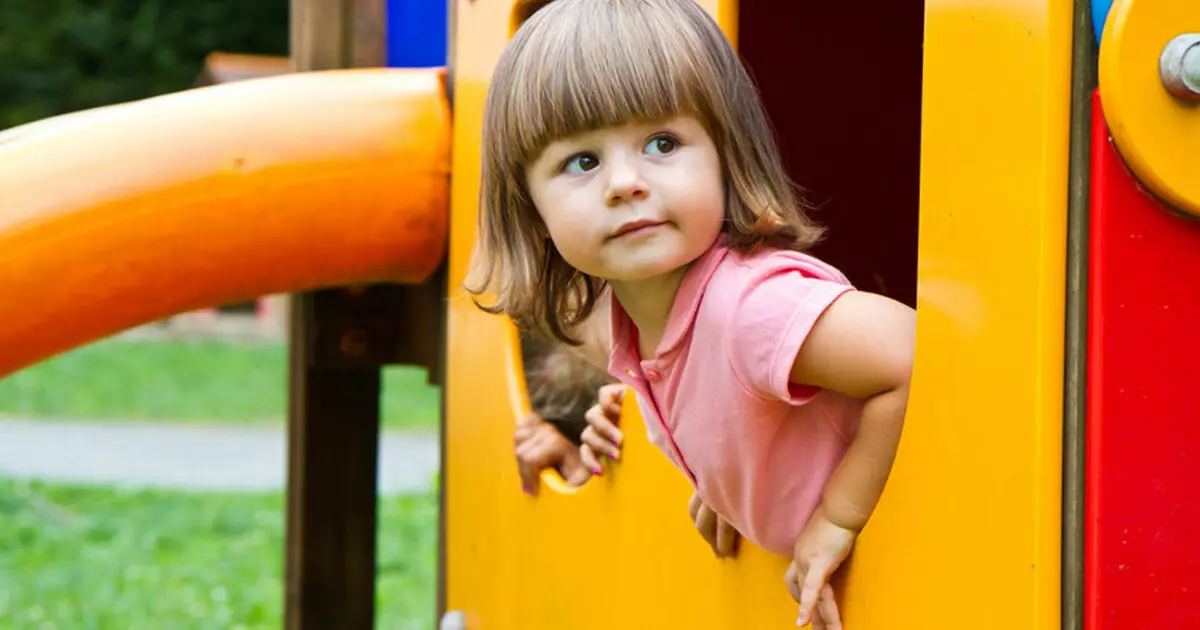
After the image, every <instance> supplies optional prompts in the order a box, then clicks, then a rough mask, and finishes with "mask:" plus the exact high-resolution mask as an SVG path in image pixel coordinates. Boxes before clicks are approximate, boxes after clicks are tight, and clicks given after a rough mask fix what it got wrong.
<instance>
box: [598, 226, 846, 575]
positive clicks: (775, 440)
mask: <svg viewBox="0 0 1200 630" xmlns="http://www.w3.org/2000/svg"><path fill="white" fill-rule="evenodd" d="M850 290H853V287H852V286H851V285H850V283H849V281H848V280H847V279H846V278H845V276H843V275H842V274H841V272H839V271H838V270H836V269H834V268H833V267H831V266H829V265H827V264H825V263H823V262H821V261H819V260H817V259H816V258H813V257H812V256H807V255H805V254H801V253H798V252H791V251H781V250H775V249H763V250H761V251H759V252H756V253H755V254H753V255H749V256H746V255H742V254H739V253H737V252H736V251H733V250H730V249H729V248H728V247H726V246H725V245H724V239H723V238H722V239H719V240H718V242H717V243H716V244H715V245H714V246H713V247H712V248H711V249H710V250H709V251H708V252H707V253H705V254H704V255H703V256H701V257H700V258H699V259H698V260H696V261H695V263H693V265H692V267H691V268H690V269H689V270H688V271H687V273H686V275H685V276H684V278H683V282H682V283H681V284H680V287H679V292H678V294H677V295H676V297H675V303H674V305H673V306H672V308H671V314H670V320H669V321H668V323H667V327H666V331H665V333H664V334H663V337H662V340H661V341H660V343H659V345H658V352H657V355H656V356H655V357H653V358H652V359H649V360H646V361H642V360H640V359H641V357H640V356H639V354H638V349H637V328H636V327H635V326H634V325H633V322H632V321H631V320H630V319H629V316H628V315H627V314H626V313H625V310H624V309H622V308H621V306H620V305H619V304H618V303H617V302H616V301H615V300H614V301H613V305H612V319H611V323H612V340H613V347H612V355H611V358H610V361H609V371H610V372H611V373H612V374H613V376H615V377H617V378H619V379H620V380H621V381H622V382H623V383H625V384H626V385H629V386H630V387H632V388H633V389H634V390H635V391H636V392H637V399H638V405H639V408H640V409H641V412H642V416H643V417H644V418H645V420H646V428H647V432H648V433H649V435H650V441H651V442H653V443H654V444H655V445H656V446H658V448H660V449H661V450H662V451H663V452H664V453H666V455H667V457H668V458H670V460H671V462H672V463H674V464H675V465H676V466H677V467H678V468H679V469H680V470H682V471H683V473H684V474H685V475H687V478H688V480H689V481H690V482H691V483H692V486H693V487H694V488H695V489H696V491H697V492H698V493H699V495H700V498H701V499H702V500H703V501H704V502H705V503H706V504H707V505H708V506H709V507H711V508H712V509H713V510H714V511H716V512H717V514H720V515H721V516H722V517H723V518H725V520H727V521H729V522H730V523H731V524H732V525H733V526H734V527H735V528H736V529H737V530H738V532H739V533H741V534H742V536H744V537H746V538H747V539H748V540H750V541H751V542H753V543H755V544H757V545H758V546H760V547H763V548H764V549H767V550H769V551H772V552H775V553H778V554H781V555H785V556H789V557H790V556H791V555H792V553H793V545H794V543H795V541H796V538H797V537H798V536H799V535H800V532H801V530H802V529H803V528H804V525H805V523H806V522H807V521H808V518H809V516H810V515H811V514H812V512H813V510H814V509H816V507H817V505H818V504H819V503H820V500H821V491H822V489H823V488H824V486H825V482H826V481H827V479H828V478H829V475H830V474H831V473H832V472H833V469H834V467H835V466H836V465H837V463H838V461H839V460H840V459H841V457H842V455H843V453H845V450H846V447H847V445H848V444H849V441H850V440H851V439H853V437H854V433H855V432H856V430H857V428H858V420H859V416H860V414H861V411H862V402H861V401H860V400H858V399H855V398H852V397H849V396H846V395H843V394H840V393H837V392H833V391H828V390H820V389H818V388H815V387H809V386H801V385H793V384H790V383H789V382H788V381H789V375H790V373H791V368H792V364H793V363H794V362H795V359H796V353H797V352H798V351H799V349H800V346H801V344H803V343H804V339H805V337H806V336H807V335H808V332H809V330H811V329H812V326H813V324H814V323H815V322H816V320H817V318H818V317H819V316H820V315H821V313H822V312H824V310H825V309H826V307H828V306H829V305H830V304H832V303H833V301H834V300H835V299H836V298H837V297H838V296H840V295H842V294H843V293H845V292H846V291H850ZM680 509H682V508H680Z"/></svg>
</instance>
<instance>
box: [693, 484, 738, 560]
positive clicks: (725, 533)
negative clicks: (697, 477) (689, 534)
mask: <svg viewBox="0 0 1200 630" xmlns="http://www.w3.org/2000/svg"><path fill="white" fill-rule="evenodd" d="M688 514H689V515H691V517H692V522H693V523H695V524H696V531H698V532H700V535H701V536H702V537H703V538H704V540H705V541H707V542H708V544H709V546H711V547H712V549H713V553H715V554H716V555H717V557H718V558H732V557H733V556H735V555H737V542H738V532H737V530H736V529H734V528H733V525H730V524H729V522H728V521H726V520H725V519H723V518H721V517H720V516H719V515H718V514H717V513H716V512H714V511H712V508H710V507H708V506H707V505H705V504H704V502H703V501H701V500H700V495H698V494H695V493H693V494H692V500H691V501H689V502H688Z"/></svg>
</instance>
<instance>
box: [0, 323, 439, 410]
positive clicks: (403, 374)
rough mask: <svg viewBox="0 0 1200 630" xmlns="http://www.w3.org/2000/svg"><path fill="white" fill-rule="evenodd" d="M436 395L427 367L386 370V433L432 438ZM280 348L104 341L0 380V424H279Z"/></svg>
mask: <svg viewBox="0 0 1200 630" xmlns="http://www.w3.org/2000/svg"><path fill="white" fill-rule="evenodd" d="M439 405H440V394H439V392H438V389H437V388H436V387H434V386H432V385H429V383H428V382H427V381H426V372H425V370H424V369H423V368H417V367H411V366H395V367H388V368H386V369H385V370H384V377H383V407H382V409H383V412H382V415H383V426H384V427H386V428H393V429H413V430H430V431H431V430H434V429H435V428H436V427H437V423H438V418H439ZM286 409H287V348H286V346H284V345H283V344H282V343H278V342H275V343H270V342H258V343H248V342H231V341H219V340H171V341H157V340H154V341H150V340H131V339H123V338H119V337H114V338H109V339H105V340H103V341H99V342H96V343H93V344H91V345H87V346H84V347H82V348H79V349H76V350H74V351H72V352H69V353H66V354H63V355H60V356H58V357H55V358H53V359H50V360H48V361H45V362H43V363H41V364H38V365H35V366H33V367H31V368H28V369H26V370H23V371H21V372H18V373H16V374H14V375H12V376H9V377H7V378H3V379H0V416H4V415H8V416H33V417H39V416H45V417H59V418H62V417H72V418H90V419H127V420H144V419H168V420H190V421H207V422H281V421H282V420H283V418H284V416H285V414H286Z"/></svg>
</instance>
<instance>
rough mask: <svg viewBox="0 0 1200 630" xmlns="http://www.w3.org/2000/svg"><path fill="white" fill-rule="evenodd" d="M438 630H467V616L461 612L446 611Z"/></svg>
mask: <svg viewBox="0 0 1200 630" xmlns="http://www.w3.org/2000/svg"><path fill="white" fill-rule="evenodd" d="M438 630H467V616H466V615H465V614H464V613H463V611H461V610H450V611H446V614H444V615H442V621H441V623H440V624H438Z"/></svg>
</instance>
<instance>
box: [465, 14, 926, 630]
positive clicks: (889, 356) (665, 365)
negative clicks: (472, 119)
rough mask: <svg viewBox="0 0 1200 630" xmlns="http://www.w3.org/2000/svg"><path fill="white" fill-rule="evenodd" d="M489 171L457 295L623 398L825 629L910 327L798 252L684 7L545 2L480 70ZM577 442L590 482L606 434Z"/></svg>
mask: <svg viewBox="0 0 1200 630" xmlns="http://www.w3.org/2000/svg"><path fill="white" fill-rule="evenodd" d="M819 97H820V96H819V95H817V94H814V95H813V98H819ZM483 154H484V157H483V187H484V189H483V199H482V201H483V208H482V213H481V216H480V239H479V243H478V246H479V250H478V252H477V260H476V265H475V268H474V274H473V277H471V278H469V279H468V283H467V288H468V290H469V291H470V292H472V293H473V294H475V295H480V294H482V293H484V292H489V293H490V294H491V295H492V297H493V299H494V301H493V302H492V303H491V304H490V305H487V306H483V305H481V307H483V308H485V309H486V310H488V311H489V312H497V313H501V312H502V313H505V314H507V315H509V316H510V317H511V318H512V319H513V320H514V322H515V323H516V324H517V325H518V326H520V327H524V328H533V329H538V330H541V331H544V332H546V333H549V334H550V335H552V336H554V337H557V338H558V339H561V340H563V341H564V342H568V343H572V344H576V345H578V346H579V347H580V350H581V351H582V352H583V353H584V354H585V355H587V356H589V357H590V359H591V360H592V361H593V362H594V363H596V364H597V365H601V366H604V367H606V368H607V369H608V371H609V372H610V373H611V374H612V375H613V376H615V377H616V378H618V379H620V380H621V382H622V383H624V384H625V385H627V386H628V387H630V388H632V390H633V391H634V392H636V395H637V403H638V405H639V407H640V409H641V411H642V414H643V416H644V417H645V419H646V423H647V429H648V432H649V435H650V439H651V441H652V442H653V443H654V444H656V445H657V446H658V447H659V448H660V449H661V450H662V451H663V452H664V453H665V454H666V456H667V457H668V458H669V459H670V460H671V461H672V462H673V463H674V464H675V465H676V466H677V467H678V468H679V469H680V470H681V471H682V473H683V474H684V475H686V477H687V479H688V480H689V481H690V482H691V483H692V485H693V487H694V489H695V491H696V495H697V497H698V499H699V501H700V502H701V503H702V504H703V507H704V508H705V510H706V511H707V512H711V513H712V514H715V515H719V517H720V518H721V519H723V520H724V521H727V522H728V523H729V524H731V525H732V526H733V527H734V528H736V530H737V531H738V532H740V533H741V534H742V535H743V536H744V537H746V538H747V539H749V540H750V541H751V542H753V543H755V544H757V545H759V546H761V547H763V548H765V549H767V550H770V551H773V552H776V553H779V554H782V555H785V556H788V557H791V558H792V565H791V568H790V569H789V571H788V575H787V582H788V586H789V590H790V592H791V594H792V596H793V597H794V598H796V600H797V601H798V602H799V603H800V619H799V624H800V625H804V624H806V623H808V622H809V621H810V620H811V621H813V622H814V627H816V628H840V627H841V625H840V620H839V616H838V611H837V607H836V604H835V601H834V598H833V593H832V590H831V589H830V588H829V586H828V580H829V577H830V575H831V574H832V573H833V572H834V570H836V569H837V567H838V566H839V565H840V564H841V563H842V561H843V560H844V559H845V558H846V557H847V555H848V554H849V552H850V549H851V547H852V545H853V543H854V541H855V539H856V537H857V535H858V533H859V531H860V530H861V529H862V528H863V526H864V525H865V524H866V523H867V520H868V518H869V517H870V515H871V513H872V511H873V510H874V508H875V505H876V503H877V501H878V499H879V497H880V494H881V493H882V492H883V488H884V485H885V482H886V480H887V477H888V474H889V472H890V470H891V466H892V461H893V458H894V455H895V452H896V448H897V444H898V442H899V439H900V433H901V426H902V424H903V419H904V411H905V406H906V404H907V399H908V389H909V375H910V371H911V365H912V356H913V345H914V337H915V317H914V313H913V312H912V310H911V309H909V308H908V307H906V306H903V305H901V304H899V303H896V302H894V301H892V300H889V299H887V298H884V297H881V296H877V295H872V294H869V293H866V292H861V291H855V290H853V288H852V287H851V286H850V283H849V282H848V281H847V279H846V278H845V277H844V276H843V275H842V274H841V273H840V272H838V271H837V270H836V269H834V268H832V267H830V266H829V265H827V264H825V263H822V262H821V261H819V260H817V259H815V258H813V257H811V256H809V255H806V254H804V253H802V252H803V251H804V250H806V249H807V248H808V247H810V246H811V245H812V244H813V243H814V242H816V241H817V239H818V237H819V236H820V229H819V228H818V227H817V226H816V225H814V224H813V223H812V222H811V221H810V220H809V219H808V218H807V217H806V216H805V214H804V212H803V211H802V207H801V204H800V202H799V201H798V200H797V198H796V197H795V195H794V193H793V191H792V189H791V188H790V186H789V183H788V180H787V177H786V175H785V173H784V169H783V166H782V164H781V161H780V157H779V153H778V151H777V149H776V146H775V142H774V138H773V137H772V134H771V130H770V127H769V124H768V122H767V119H766V116H765V114H764V112H763V109H762V105H761V103H760V101H759V98H758V94H757V92H756V90H755V88H754V86H753V84H752V82H751V80H750V78H749V77H748V75H747V73H746V71H745V69H744V68H743V66H742V65H741V63H740V61H739V59H738V57H737V55H736V54H735V52H734V51H733V50H732V48H731V47H730V45H729V43H728V41H727V40H726V39H725V38H724V36H723V34H722V33H721V32H720V30H719V28H718V27H717V25H716V24H715V23H714V22H713V20H712V19H711V18H710V17H709V16H708V14H707V13H705V12H704V11H703V10H702V9H701V8H700V7H699V6H697V5H696V4H695V3H694V2H693V0H555V1H554V2H550V3H548V4H546V5H545V6H544V8H541V9H540V10H538V11H537V12H536V13H534V14H533V15H532V16H531V17H530V18H529V20H528V21H527V22H525V24H524V25H523V26H522V27H521V28H520V29H519V30H518V31H517V33H516V34H515V35H514V37H513V39H512V41H511V42H510V43H509V45H508V47H507V48H506V49H505V51H504V53H503V55H502V56H501V58H500V60H499V62H498V64H497V66H496V69H495V73H494V75H493V79H492V83H491V87H490V89H489V92H488V97H487V102H486V104H485V114H484V131H483ZM610 398H611V397H610ZM606 404H607V408H608V409H610V410H611V409H613V408H615V407H616V405H615V404H614V401H613V400H608V401H606ZM595 416H596V414H592V418H591V419H594V418H595ZM593 429H594V430H589V431H588V434H589V435H588V436H587V437H588V443H587V447H586V451H585V452H584V455H585V456H586V457H587V458H588V463H589V464H590V465H592V466H596V465H597V464H598V462H596V460H595V455H597V454H611V455H613V456H614V457H615V456H617V455H618V453H617V450H616V448H615V444H616V443H619V441H620V436H619V435H618V434H615V433H614V432H615V427H613V426H612V425H611V424H609V423H602V422H593ZM602 430H603V431H607V432H608V435H607V436H606V437H607V438H609V439H598V438H601V433H602V432H603V431H602ZM693 507H695V506H693ZM697 513H698V511H697V510H693V515H694V516H695V515H696V514H697Z"/></svg>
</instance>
